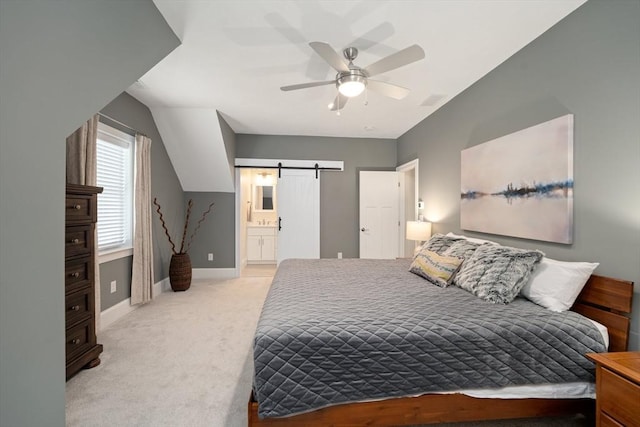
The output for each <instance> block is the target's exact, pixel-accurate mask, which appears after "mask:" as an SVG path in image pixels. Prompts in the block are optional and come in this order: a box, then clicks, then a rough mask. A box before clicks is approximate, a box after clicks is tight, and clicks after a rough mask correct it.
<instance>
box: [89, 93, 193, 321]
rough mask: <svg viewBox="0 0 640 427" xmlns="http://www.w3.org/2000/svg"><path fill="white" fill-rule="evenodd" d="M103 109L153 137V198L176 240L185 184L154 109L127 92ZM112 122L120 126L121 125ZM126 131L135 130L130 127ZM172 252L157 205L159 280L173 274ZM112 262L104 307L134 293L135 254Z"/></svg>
mask: <svg viewBox="0 0 640 427" xmlns="http://www.w3.org/2000/svg"><path fill="white" fill-rule="evenodd" d="M101 112H102V113H104V114H106V115H107V116H109V117H111V118H113V119H115V120H117V121H119V122H122V123H124V124H125V125H127V126H129V127H131V128H133V129H135V130H137V131H138V132H141V133H143V134H145V135H147V136H148V137H149V138H151V141H152V143H151V197H152V200H153V197H157V199H158V203H159V204H160V206H161V207H162V213H163V215H164V217H165V219H166V221H167V227H168V228H169V230H170V232H171V238H172V239H173V240H174V242H175V240H176V239H178V238H179V237H180V236H181V233H182V224H183V223H182V220H183V218H184V210H185V203H184V196H183V192H182V186H181V185H180V181H179V180H178V176H177V175H176V172H175V170H174V169H173V165H172V164H171V160H170V159H169V155H168V154H167V150H166V149H165V147H164V143H163V142H162V138H161V137H160V133H159V132H158V129H157V128H156V124H155V122H154V121H153V116H152V115H151V111H150V110H149V109H148V108H147V106H145V105H144V104H142V103H141V102H140V101H138V100H137V99H135V98H134V97H132V96H131V95H129V94H128V93H126V92H124V93H121V94H120V95H119V96H118V97H116V98H115V99H114V100H113V101H111V102H110V103H109V104H108V105H107V106H105V107H104V108H103V109H102V110H101ZM107 122H108V121H107ZM109 124H110V125H114V126H116V127H117V124H114V123H109ZM122 130H123V131H124V132H127V133H132V131H131V130H129V129H122ZM171 254H172V252H171V245H170V244H169V241H168V240H167V238H166V236H165V234H164V231H163V229H162V225H161V223H160V219H159V216H158V215H157V214H156V209H155V206H154V207H153V274H154V280H155V281H156V282H159V281H160V280H162V279H164V278H166V277H167V276H168V275H169V262H170V261H171ZM108 264H109V266H108V267H105V268H103V266H102V265H101V266H100V287H101V289H102V293H101V295H102V296H104V295H108V297H107V298H106V299H102V301H101V303H102V310H105V309H107V308H109V307H111V306H113V305H115V304H117V303H119V302H120V301H123V300H125V299H127V298H129V297H130V296H131V257H127V258H121V259H119V260H115V261H111V262H109V263H108ZM125 272H128V275H129V278H128V280H127V281H126V282H125V283H123V286H121V285H120V281H118V290H117V291H116V293H115V294H111V292H110V282H111V281H112V280H116V279H117V278H118V277H124V274H125Z"/></svg>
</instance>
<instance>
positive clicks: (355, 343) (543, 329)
mask: <svg viewBox="0 0 640 427" xmlns="http://www.w3.org/2000/svg"><path fill="white" fill-rule="evenodd" d="M410 263H411V260H404V259H401V260H328V259H323V260H287V261H285V262H283V263H282V264H281V265H280V267H279V269H278V271H277V273H276V276H275V277H274V281H273V284H272V287H271V290H270V292H269V295H268V297H267V300H266V302H265V306H264V308H263V313H262V315H261V318H260V321H259V324H258V328H257V331H256V338H255V341H254V364H255V377H254V390H253V393H252V396H251V399H250V401H249V405H248V419H249V425H250V426H294V425H295V426H299V425H305V426H314V425H318V426H320V425H414V424H429V423H440V422H457V421H470V420H486V419H500V418H522V417H535V416H542V415H544V416H551V415H561V414H573V413H588V412H589V411H592V410H593V399H592V398H591V397H592V395H593V388H592V383H593V381H594V371H593V365H592V364H591V362H589V361H588V360H587V359H586V358H585V357H584V354H586V353H589V352H602V351H606V349H607V342H606V340H608V341H609V342H608V347H609V350H611V351H621V350H625V349H626V347H627V342H628V330H629V319H628V314H629V313H630V311H631V297H632V293H633V290H632V286H633V284H632V283H631V282H628V281H622V280H615V279H610V278H605V277H601V276H595V275H593V276H591V278H590V279H589V281H588V282H587V285H586V286H585V288H584V289H583V291H582V293H581V294H580V297H579V298H578V300H577V301H576V303H575V304H574V307H573V308H572V310H571V311H567V312H564V313H553V312H550V311H549V310H546V309H544V308H542V307H539V306H537V305H536V304H533V303H531V302H530V301H527V300H526V299H524V298H516V300H514V301H513V302H512V303H511V304H507V305H498V306H496V305H494V304H487V303H485V302H480V303H479V302H478V299H477V298H476V297H475V296H474V295H471V294H470V293H468V292H467V291H465V290H463V289H460V288H457V287H455V286H449V287H446V288H440V287H437V286H432V285H429V284H427V283H426V282H425V281H424V279H422V278H420V277H418V276H416V275H414V274H412V273H410V272H409V271H408V270H409V264H410ZM469 313H472V314H473V316H471V315H469ZM578 313H580V314H578ZM589 319H592V320H595V321H596V322H597V323H599V324H601V325H604V326H605V327H606V329H607V331H605V333H604V335H603V334H602V331H600V330H598V327H597V326H596V324H594V323H593V322H592V321H591V320H589ZM494 329H498V330H499V333H498V334H497V335H495V334H494V332H495V331H494ZM523 334H524V335H525V336H526V339H525V338H523V337H522V336H523ZM487 337H489V340H488V341H487ZM461 348H462V349H461ZM436 349H437V350H438V351H441V354H440V355H439V356H438V355H436V353H434V351H435V350H436ZM558 349H561V351H558ZM558 352H559V353H564V354H563V355H559V356H558V357H559V359H558V360H556V359H554V357H556V355H555V354H554V353H558ZM443 354H444V355H445V356H442V355H443ZM551 355H553V357H552V356H551ZM564 365H566V366H568V368H566V367H563V366H564ZM495 366H499V368H498V369H494V368H495ZM549 384H553V386H549ZM531 386H533V387H531ZM566 386H568V388H567V387H566ZM590 386H591V388H590ZM558 387H559V388H560V391H558V389H559V388H558ZM562 387H565V388H562ZM514 391H515V394H513V392H514ZM463 393H464V394H463ZM505 393H506V394H505ZM505 396H509V398H505Z"/></svg>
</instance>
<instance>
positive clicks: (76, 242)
mask: <svg viewBox="0 0 640 427" xmlns="http://www.w3.org/2000/svg"><path fill="white" fill-rule="evenodd" d="M71 243H73V244H74V245H77V244H78V243H80V239H72V240H71Z"/></svg>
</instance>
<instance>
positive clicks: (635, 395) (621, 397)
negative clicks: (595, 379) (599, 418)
mask: <svg viewBox="0 0 640 427" xmlns="http://www.w3.org/2000/svg"><path fill="white" fill-rule="evenodd" d="M601 369H602V370H601V376H600V379H599V381H600V384H599V387H598V393H599V394H598V402H599V403H600V409H601V410H602V411H603V412H605V413H606V414H607V415H608V416H610V417H611V418H613V419H615V420H616V421H618V422H619V423H621V424H623V425H626V426H639V425H640V404H638V402H640V385H638V384H634V383H632V382H631V381H629V380H627V379H626V378H623V377H621V376H620V375H618V374H616V373H614V372H611V371H610V370H608V369H606V368H601Z"/></svg>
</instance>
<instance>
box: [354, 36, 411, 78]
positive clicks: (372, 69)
mask: <svg viewBox="0 0 640 427" xmlns="http://www.w3.org/2000/svg"><path fill="white" fill-rule="evenodd" d="M422 58H424V50H422V48H421V47H420V46H418V45H417V44H414V45H413V46H409V47H408V48H406V49H402V50H401V51H398V52H396V53H393V54H391V55H389V56H387V57H384V58H382V59H381V60H379V61H376V62H374V63H373V64H371V65H369V66H368V67H367V68H365V69H364V71H365V72H366V73H367V75H368V76H369V77H371V76H375V75H377V74H382V73H385V72H387V71H390V70H395V69H396V68H400V67H403V66H405V65H407V64H411V63H412V62H416V61H419V60H421V59H422Z"/></svg>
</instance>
